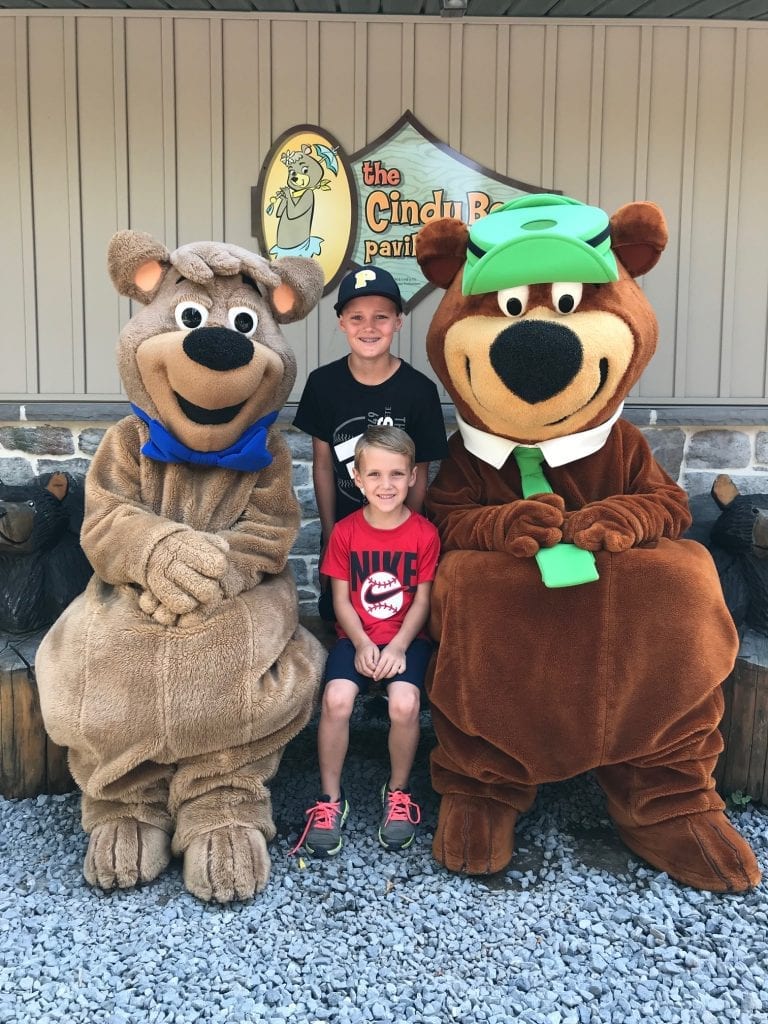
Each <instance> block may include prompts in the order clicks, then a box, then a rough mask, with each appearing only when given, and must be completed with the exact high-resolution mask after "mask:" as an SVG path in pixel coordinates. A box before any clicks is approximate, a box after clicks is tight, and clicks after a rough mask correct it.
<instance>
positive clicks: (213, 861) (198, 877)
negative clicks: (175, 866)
mask: <svg viewBox="0 0 768 1024" xmlns="http://www.w3.org/2000/svg"><path fill="white" fill-rule="evenodd" d="M271 866H272V861H271V860H270V857H269V854H268V853H267V840H266V839H265V837H264V833H263V832H260V831H259V829H256V828H246V827H245V826H243V825H228V826H225V827H224V828H218V829H216V830H215V831H213V832H205V833H203V834H202V835H199V836H196V837H195V838H194V839H193V840H192V842H191V843H190V844H189V846H188V847H187V849H186V851H185V852H184V885H185V886H186V887H187V889H188V890H189V891H190V892H191V893H192V895H193V896H197V897H198V899H201V900H205V901H206V902H211V901H215V902H216V903H231V902H232V900H249V899H251V897H252V896H255V895H256V893H258V892H261V891H262V890H263V889H264V887H265V886H266V884H267V881H268V879H269V871H270V868H271Z"/></svg>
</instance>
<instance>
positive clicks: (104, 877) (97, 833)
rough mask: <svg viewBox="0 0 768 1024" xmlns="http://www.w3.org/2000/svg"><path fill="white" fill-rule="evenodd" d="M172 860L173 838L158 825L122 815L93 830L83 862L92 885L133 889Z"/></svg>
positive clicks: (155, 876)
mask: <svg viewBox="0 0 768 1024" xmlns="http://www.w3.org/2000/svg"><path fill="white" fill-rule="evenodd" d="M170 859H171V838H170V836H169V835H168V833H167V832H165V831H163V829H161V828H157V826H156V825H149V824H147V822H145V821H137V820H136V819H135V818H122V819H120V820H119V821H107V822H104V823H103V824H101V825H97V826H96V827H95V828H94V830H93V831H92V832H91V838H90V841H89V843H88V850H87V852H86V855H85V863H84V864H83V874H84V875H85V880H86V882H88V884H89V885H95V886H98V887H99V888H100V889H129V888H131V886H134V885H143V884H144V883H145V882H151V881H152V879H153V878H157V876H158V875H159V874H160V873H161V872H163V871H164V870H165V869H166V867H167V866H168V864H169V862H170Z"/></svg>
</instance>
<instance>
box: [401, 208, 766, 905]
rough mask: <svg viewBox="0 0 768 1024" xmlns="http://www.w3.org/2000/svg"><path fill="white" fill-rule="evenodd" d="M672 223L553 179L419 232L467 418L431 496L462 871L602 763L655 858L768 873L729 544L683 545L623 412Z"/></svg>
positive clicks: (675, 868)
mask: <svg viewBox="0 0 768 1024" xmlns="http://www.w3.org/2000/svg"><path fill="white" fill-rule="evenodd" d="M666 241H667V228H666V224H665V221H664V217H663V215H662V213H661V211H660V210H659V208H658V207H657V206H655V205H654V204H652V203H645V202H642V203H630V204H628V205H626V206H624V207H622V208H621V209H620V210H618V212H617V213H615V214H614V215H613V217H611V218H610V219H609V218H608V216H607V215H606V214H605V213H604V212H603V211H602V210H600V209H598V208H596V207H590V206H585V205H584V204H582V203H578V202H576V201H575V200H573V199H569V198H567V197H564V196H548V195H534V196H524V197H521V198H518V199H515V200H513V201H512V202H510V203H507V204H505V205H504V206H503V207H501V208H500V209H498V210H497V211H495V212H493V213H491V214H490V215H489V216H487V217H485V218H483V219H482V220H479V221H477V222H476V223H475V224H474V225H473V226H472V228H471V229H470V230H468V229H467V227H466V226H465V225H464V224H462V223H461V222H460V221H457V220H447V219H446V220H441V221H436V222H433V223H432V224H430V225H428V226H427V227H425V228H423V229H422V230H421V231H420V233H419V235H418V236H417V249H416V252H417V258H418V261H419V264H420V266H421V268H422V271H423V272H424V274H425V276H426V277H427V278H428V280H429V281H431V282H432V283H433V284H435V285H438V286H440V287H442V288H445V289H447V291H446V294H445V295H444V297H443V299H442V302H441V304H440V306H439V307H438V309H437V311H436V313H435V315H434V317H433V320H432V323H431V326H430V329H429V332H428V340H427V345H428V353H429V359H430V362H431V364H432V366H433V368H434V369H435V371H436V373H437V375H438V377H439V378H440V380H441V381H442V383H443V384H444V386H445V387H446V389H447V390H448V392H449V393H450V395H451V398H452V399H453V400H454V402H455V404H456V411H457V420H458V424H459V430H458V432H457V433H456V434H455V435H454V436H453V437H452V438H451V442H450V456H449V458H448V459H447V460H446V461H445V462H443V464H442V467H441V469H440V472H439V474H438V476H437V478H436V479H435V481H434V483H433V484H432V487H431V489H430V493H429V498H428V509H429V512H430V514H431V516H432V518H433V519H434V521H435V523H436V524H437V526H438V528H439V530H440V534H441V538H442V546H443V552H444V554H443V557H442V560H441V564H440V568H439V570H438V574H437V579H436V581H435V586H434V591H433V610H432V619H431V629H432V633H433V635H434V637H435V639H436V640H438V641H439V648H438V652H437V655H436V657H435V660H434V662H433V673H432V675H431V677H430V679H429V680H428V692H429V696H430V701H431V704H432V713H433V721H434V727H435V734H436V737H437V743H438V745H437V748H436V749H435V751H434V753H433V757H432V779H433V784H434V786H435V789H436V790H437V791H438V792H439V793H440V794H441V795H442V800H441V804H440V814H439V819H438V825H437V829H436V832H435V838H434V845H433V851H434V855H435V857H436V859H437V860H438V861H439V862H440V863H441V864H443V865H445V867H447V868H449V869H450V870H452V871H463V872H466V873H468V874H485V873H492V872H496V871H499V870H501V869H502V868H504V867H505V866H506V865H507V864H508V862H509V861H510V859H511V857H512V854H513V851H514V828H515V823H516V821H517V818H518V815H519V814H521V813H522V812H524V811H526V810H528V809H529V808H530V806H531V805H532V803H533V801H534V798H535V795H536V788H537V786H538V785H539V784H541V783H546V782H552V781H555V780H560V779H566V778H569V777H572V776H574V775H577V774H579V773H581V772H586V771H588V770H594V772H595V775H596V777H597V779H598V781H599V783H600V785H601V786H602V788H603V790H604V791H605V793H606V796H607V800H608V811H609V813H610V815H611V817H612V818H613V820H614V822H615V823H616V825H617V827H618V830H619V833H620V835H621V837H622V839H623V840H624V842H625V843H626V844H627V845H628V846H629V847H630V848H631V849H632V850H633V851H634V852H635V853H637V854H639V855H640V856H641V857H643V858H644V859H645V860H647V861H648V862H649V863H650V864H652V865H654V867H656V868H658V869H659V870H661V871H666V872H667V873H668V874H669V875H670V876H671V877H672V878H675V879H677V880H678V881H680V882H682V883H684V884H687V885H691V886H695V887H697V888H700V889H708V890H713V891H718V892H741V891H744V890H747V889H749V888H751V887H753V886H755V885H757V884H758V882H759V881H760V872H759V869H758V866H757V862H756V860H755V857H754V854H753V853H752V850H751V849H750V847H749V845H748V844H747V843H746V842H745V840H744V839H743V838H742V837H741V836H740V835H739V834H738V833H737V832H736V831H735V830H734V829H733V828H732V826H731V825H730V823H729V822H728V819H727V818H726V816H725V814H724V813H723V806H724V805H723V802H722V800H721V799H720V797H719V796H718V795H717V793H716V792H715V789H714V783H713V780H712V770H713V768H714V765H715V762H716V760H717V755H718V753H719V751H720V750H721V747H722V740H721V738H720V734H719V732H718V730H717V726H718V723H719V721H720V718H721V715H722V711H723V696H722V692H721V683H722V681H723V680H724V679H725V677H726V676H727V675H728V673H729V672H730V670H731V668H732V666H733V663H734V659H735V656H736V652H737V646H738V643H737V636H736V632H735V629H734V627H733V624H732V621H731V618H730V616H729V614H728V610H727V608H726V607H725V604H724V602H723V598H722V593H721V588H720V583H719V581H718V577H717V574H716V572H715V569H714V565H713V563H712V560H711V558H710V556H709V554H708V552H707V551H706V550H705V549H704V548H703V547H701V546H700V545H698V544H696V543H694V542H692V541H685V540H680V539H679V537H680V534H681V533H682V531H684V530H685V529H686V527H687V526H688V525H689V522H690V517H689V513H688V504H687V499H686V495H685V492H684V491H682V490H681V489H680V488H679V487H678V486H677V485H676V484H675V483H674V482H673V481H672V480H671V479H670V478H669V476H667V474H666V473H665V472H664V471H663V470H662V469H661V468H660V467H659V466H658V465H657V464H656V462H655V461H654V459H653V457H652V455H651V453H650V449H649V447H648V445H647V443H646V441H645V439H644V438H643V436H642V434H641V432H640V431H639V430H637V429H636V428H635V427H633V426H632V425H631V424H629V423H627V422H626V421H624V420H622V419H620V418H619V417H620V414H621V410H622V405H623V402H624V399H625V398H626V397H627V395H628V393H629V391H630V388H631V387H632V386H633V385H634V384H635V382H636V381H637V379H638V378H639V376H640V374H641V373H642V371H643V369H644V367H645V366H646V364H647V363H648V361H649V359H650V358H651V356H652V355H653V352H654V349H655V347H656V341H657V334H658V328H657V323H656V319H655V317H654V314H653V311H652V309H651V307H650V305H649V303H648V301H647V300H646V298H645V296H644V295H643V293H642V291H641V290H640V288H639V287H638V286H637V284H636V283H635V281H634V278H635V277H637V276H638V275H640V274H644V273H646V272H647V271H649V270H650V269H651V268H652V267H653V266H654V265H655V263H656V261H657V260H658V258H659V255H660V254H661V252H662V250H663V249H664V246H665V245H666Z"/></svg>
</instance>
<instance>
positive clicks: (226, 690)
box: [36, 231, 325, 903]
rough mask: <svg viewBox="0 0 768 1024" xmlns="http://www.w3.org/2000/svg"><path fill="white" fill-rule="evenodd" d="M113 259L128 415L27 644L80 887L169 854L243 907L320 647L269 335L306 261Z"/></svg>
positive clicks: (148, 871) (200, 882)
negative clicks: (128, 303) (58, 754)
mask: <svg viewBox="0 0 768 1024" xmlns="http://www.w3.org/2000/svg"><path fill="white" fill-rule="evenodd" d="M108 262H109V270H110V274H111V277H112V281H113V283H114V285H115V287H116V289H117V291H118V292H119V293H120V294H121V295H125V296H128V297H130V298H131V299H133V300H134V301H135V302H136V303H137V304H138V310H137V311H136V312H135V314H134V315H133V317H132V318H131V319H130V320H129V321H128V323H127V324H126V326H125V328H124V329H123V330H122V332H121V334H120V339H119V343H118V350H117V356H118V365H119V368H120V375H121V379H122V382H123V385H124V387H125V390H126V393H127V395H128V398H129V399H130V402H131V405H132V409H133V415H131V416H128V417H126V418H125V419H123V420H121V421H120V422H119V423H117V424H115V425H114V426H113V427H111V428H110V429H109V430H108V431H107V433H106V434H105V436H104V438H103V440H102V442H101V444H100V445H99V448H98V450H97V452H96V454H95V456H94V458H93V462H92V464H91V467H90V469H89V472H88V475H87V478H86V497H85V517H84V521H83V529H82V544H83V548H84V550H85V551H86V553H87V555H88V558H89V559H90V561H91V563H92V565H93V567H94V570H95V572H94V575H93V577H92V579H91V581H90V583H89V585H88V587H87V588H86V590H85V592H84V593H83V594H82V595H81V596H80V597H79V598H77V599H76V600H75V601H74V602H73V603H72V604H71V605H70V606H69V607H68V608H67V609H66V611H65V612H64V613H63V614H62V615H61V616H60V618H59V619H58V620H57V621H56V623H55V624H54V625H53V627H52V628H51V630H50V631H49V632H48V634H47V635H46V637H45V638H44V640H43V643H42V644H41V646H40V649H39V651H38V655H37V659H36V671H37V678H38V682H39V687H40V701H41V706H42V711H43V716H44V720H45V725H46V728H47V730H48V732H49V734H50V735H51V737H52V738H53V739H54V740H55V741H56V742H57V743H59V744H61V745H62V746H66V747H68V748H69V761H70V768H71V771H72V775H73V776H74V778H75V781H76V782H77V783H78V785H79V786H80V788H81V789H82V793H83V798H82V819H83V827H84V828H85V830H86V831H87V832H88V833H89V834H90V840H89V845H88V851H87V854H86V858H85V865H84V873H85V877H86V879H87V881H88V882H90V883H91V884H92V885H96V886H100V887H101V888H103V889H112V888H115V887H126V886H132V885H137V884H140V883H143V882H148V881H150V880H151V879H153V878H154V877H156V876H157V875H159V874H160V872H161V871H163V869H164V868H165V867H166V865H167V864H168V862H169V860H170V858H171V856H172V855H173V854H176V855H178V856H181V857H183V859H184V881H185V884H186V886H187V888H188V889H189V890H190V892H192V893H194V894H195V895H196V896H198V897H199V898H200V899H203V900H214V901H217V902H220V903H226V902H229V901H230V900H235V899H248V898H250V897H252V896H253V895H254V894H255V893H257V892H259V891H260V890H262V889H263V888H264V886H265V885H266V883H267V879H268V877H269V869H270V859H269V854H268V852H267V843H268V842H269V840H271V839H272V838H273V837H274V835H275V825H274V822H273V820H272V810H271V803H270V795H269V790H268V788H267V783H268V781H269V780H270V779H271V778H272V776H273V775H274V774H275V772H276V771H277V768H278V764H279V762H280V757H281V754H282V752H283V750H284V748H285V746H286V744H287V743H288V741H289V740H290V739H291V738H292V737H293V736H295V735H296V734H297V733H298V732H299V730H300V729H302V728H303V726H304V725H305V724H306V723H307V721H308V720H309V718H310V716H311V714H312V711H313V709H314V706H315V701H316V698H317V692H318V689H319V683H320V676H321V671H322V666H323V662H324V654H325V652H324V649H323V647H322V645H321V644H320V643H319V642H318V641H317V640H315V638H314V637H312V636H311V635H310V634H309V633H308V632H307V631H306V630H305V629H304V628H303V627H302V626H301V625H300V624H299V619H298V597H297V593H296V586H295V582H294V580H293V576H292V574H291V571H290V568H289V566H288V555H289V552H290V550H291V546H292V544H293V542H294V540H295V538H296V535H297V533H298V529H299V523H300V516H299V507H298V502H297V500H296V496H295V494H294V492H293V487H292V476H291V454H290V451H289V449H288V445H287V444H286V442H285V440H284V439H283V437H282V435H281V433H280V431H279V430H278V429H277V428H276V426H275V420H276V418H277V414H278V411H279V410H280V408H281V407H282V406H283V404H284V402H285V400H286V399H287V397H288V394H289V393H290V390H291V387H292V386H293V383H294V380H295V377H296V360H295V357H294V354H293V352H292V351H291V349H290V348H289V346H288V345H287V343H286V341H285V339H284V337H283V334H282V332H281V330H280V325H281V324H284V323H291V322H293V321H296V320H300V319H302V318H303V317H305V316H306V315H307V314H308V313H309V312H310V311H311V310H312V308H313V307H314V306H315V305H316V303H317V302H318V300H319V298H320V294H321V291H322V287H323V277H322V271H321V270H320V268H319V266H318V265H317V263H315V262H314V261H313V260H310V259H299V258H296V259H282V260H276V261H274V262H269V261H267V260H266V259H264V258H262V257H261V256H258V255H255V254H253V253H250V252H248V251H247V250H245V249H242V248H240V247H239V246H235V245H228V244H223V243H216V242H199V243H194V244H192V245H187V246H184V247H182V248H180V249H177V250H176V251H175V252H174V253H169V252H168V251H167V250H166V248H165V246H164V245H162V244H161V243H160V242H157V241H156V240H155V239H153V238H152V237H150V236H149V235H146V234H142V233H138V232H133V231H122V232H119V233H118V234H117V235H115V237H114V238H113V239H112V241H111V243H110V246H109V253H108Z"/></svg>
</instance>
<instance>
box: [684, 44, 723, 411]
mask: <svg viewBox="0 0 768 1024" xmlns="http://www.w3.org/2000/svg"><path fill="white" fill-rule="evenodd" d="M734 44H735V33H734V31H733V30H722V29H721V30H717V31H712V30H710V29H707V28H702V29H701V42H700V48H699V74H698V82H697V84H696V90H697V95H698V100H697V119H696V151H695V156H694V161H693V191H692V206H691V261H690V267H691V272H690V289H689V301H688V323H687V327H688V332H687V354H688V358H687V361H686V371H687V372H686V375H685V380H684V385H683V389H684V390H683V393H684V394H685V395H689V396H691V397H692V398H693V397H703V398H716V397H717V396H718V392H719V380H720V365H719V364H720V359H719V357H720V352H719V349H720V338H721V328H722V315H723V272H724V269H725V268H724V253H725V226H726V217H727V202H728V169H729V158H730V138H731V117H732V112H733V57H734ZM708 335H709V337H710V338H711V346H712V347H711V348H710V350H709V352H708V353H707V355H708V358H706V359H702V358H701V357H700V352H701V339H702V338H706V337H707V336H708Z"/></svg>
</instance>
